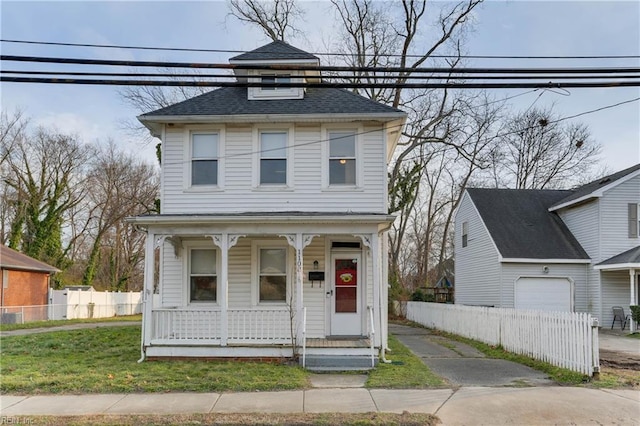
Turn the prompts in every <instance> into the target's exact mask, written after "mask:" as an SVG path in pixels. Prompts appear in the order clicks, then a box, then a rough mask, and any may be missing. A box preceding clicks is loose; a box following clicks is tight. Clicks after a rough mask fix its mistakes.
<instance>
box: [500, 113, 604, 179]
mask: <svg viewBox="0 0 640 426" xmlns="http://www.w3.org/2000/svg"><path fill="white" fill-rule="evenodd" d="M500 146H501V149H500V151H499V153H498V154H497V155H496V156H495V157H494V158H493V161H494V169H495V170H494V173H493V177H494V184H495V186H497V187H505V186H507V187H512V188H526V189H554V188H561V187H562V188H566V187H569V186H571V185H578V184H581V183H584V182H586V181H588V180H590V179H591V178H592V177H593V176H592V174H591V172H592V170H593V167H594V166H595V165H596V164H597V162H598V155H599V154H600V151H601V149H602V148H601V146H600V145H599V144H598V143H597V142H596V141H594V140H593V138H592V137H591V134H590V132H589V129H588V127H587V126H586V125H584V124H580V123H564V122H562V121H560V120H559V117H558V115H557V114H555V113H554V112H553V109H551V108H548V109H538V108H534V109H531V110H528V111H525V112H524V113H518V114H515V115H514V116H512V117H509V118H508V119H507V124H506V127H505V131H504V132H503V136H501V137H500Z"/></svg>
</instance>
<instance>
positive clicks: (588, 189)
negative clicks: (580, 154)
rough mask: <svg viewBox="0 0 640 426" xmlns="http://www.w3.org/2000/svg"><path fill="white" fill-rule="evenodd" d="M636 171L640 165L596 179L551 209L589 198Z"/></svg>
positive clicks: (575, 190)
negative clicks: (585, 197) (590, 195)
mask: <svg viewBox="0 0 640 426" xmlns="http://www.w3.org/2000/svg"><path fill="white" fill-rule="evenodd" d="M636 170H640V163H639V164H636V165H635V166H631V167H629V168H628V169H624V170H620V171H619V172H616V173H613V174H611V175H609V176H605V177H602V178H600V179H596V180H594V181H593V182H589V183H587V184H586V185H582V186H580V187H578V188H576V189H574V190H573V191H572V193H571V194H570V195H569V196H567V197H565V198H563V199H561V200H558V201H557V202H555V203H554V204H553V206H551V207H550V208H554V207H556V206H559V205H561V204H565V203H568V202H571V201H573V200H577V199H579V198H582V197H584V196H588V195H589V194H591V193H593V192H595V191H597V190H598V189H600V188H602V187H604V186H607V185H609V184H611V183H613V182H615V181H617V180H618V179H622V178H623V177H625V176H627V175H628V174H630V173H633V172H635V171H636Z"/></svg>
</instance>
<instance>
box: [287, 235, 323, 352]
mask: <svg viewBox="0 0 640 426" xmlns="http://www.w3.org/2000/svg"><path fill="white" fill-rule="evenodd" d="M281 237H285V238H286V239H287V242H288V243H289V245H290V246H291V247H293V248H294V249H295V251H296V271H295V291H296V301H295V307H292V308H295V313H296V314H295V315H296V321H295V323H296V333H295V334H296V341H297V344H298V345H299V344H300V342H301V341H302V339H303V337H302V334H303V331H304V330H302V321H303V319H302V315H303V314H302V310H303V308H304V289H303V287H304V285H303V284H304V257H303V252H304V248H305V247H306V246H308V245H309V244H311V241H312V240H313V237H315V235H303V234H302V233H300V232H298V233H296V234H285V235H281Z"/></svg>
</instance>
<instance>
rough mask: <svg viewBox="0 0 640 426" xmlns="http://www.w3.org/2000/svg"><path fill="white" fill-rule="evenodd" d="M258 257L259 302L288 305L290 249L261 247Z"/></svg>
mask: <svg viewBox="0 0 640 426" xmlns="http://www.w3.org/2000/svg"><path fill="white" fill-rule="evenodd" d="M257 255H258V302H259V303H286V302H287V288H288V283H289V276H288V273H287V270H288V268H287V264H288V248H287V247H285V246H259V247H258V248H257Z"/></svg>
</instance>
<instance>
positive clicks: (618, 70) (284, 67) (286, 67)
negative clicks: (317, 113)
mask: <svg viewBox="0 0 640 426" xmlns="http://www.w3.org/2000/svg"><path fill="white" fill-rule="evenodd" d="M0 61H12V62H34V63H54V64H75V65H110V66H128V67H154V68H192V69H193V68H206V69H212V68H214V69H231V70H267V71H331V72H340V71H347V72H386V73H411V74H413V73H415V74H420V73H436V74H437V73H445V74H451V73H455V74H625V73H638V72H640V68H636V67H609V68H602V67H598V68H441V67H418V68H411V67H369V66H365V67H351V66H329V65H313V66H307V65H292V64H280V65H277V64H276V65H274V64H271V65H237V64H222V63H202V62H200V63H198V62H166V61H165V62H158V61H126V60H113V59H83V58H55V57H42V56H19V55H0Z"/></svg>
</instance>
